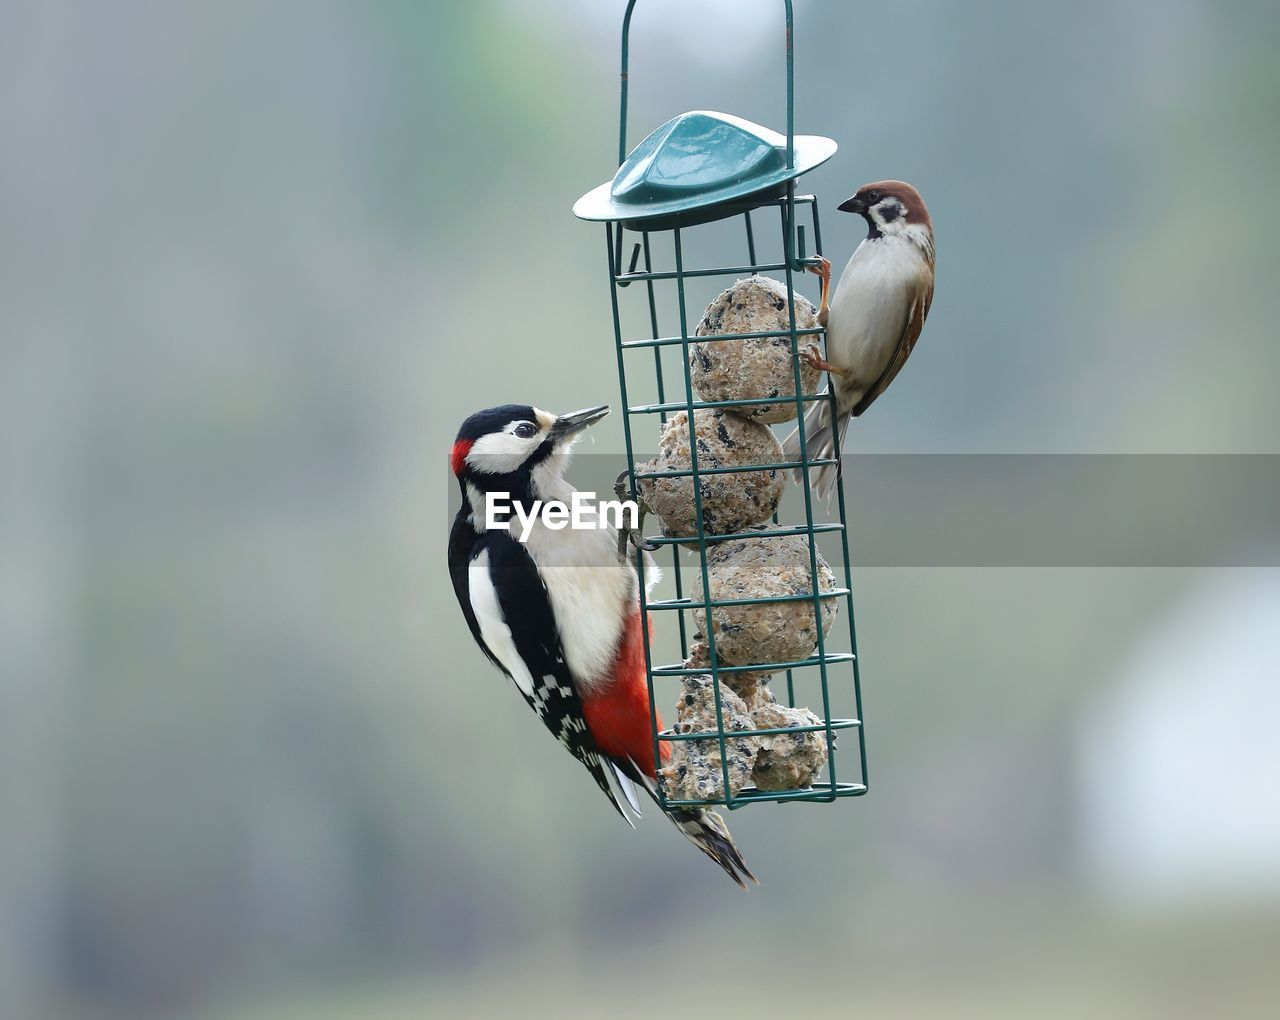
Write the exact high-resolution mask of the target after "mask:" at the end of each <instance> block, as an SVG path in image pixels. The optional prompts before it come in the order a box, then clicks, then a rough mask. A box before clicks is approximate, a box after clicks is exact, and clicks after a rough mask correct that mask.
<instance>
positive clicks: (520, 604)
mask: <svg viewBox="0 0 1280 1020" xmlns="http://www.w3.org/2000/svg"><path fill="white" fill-rule="evenodd" d="M449 573H450V575H451V576H452V579H453V588H454V592H455V594H456V595H457V596H458V603H459V605H460V606H461V607H462V613H463V615H464V616H465V617H466V620H467V625H468V626H469V627H470V628H471V634H472V636H473V637H474V638H475V639H476V644H478V645H479V646H480V648H481V649H482V650H483V651H484V653H485V655H487V656H488V657H489V659H490V660H491V661H492V662H493V663H494V665H496V666H497V667H498V668H499V669H500V670H502V672H503V673H505V674H506V675H507V676H508V677H509V678H510V679H511V681H512V682H513V683H514V684H515V685H516V688H517V689H518V690H519V691H520V693H521V695H523V697H524V700H525V701H526V702H528V703H529V707H530V708H532V709H533V710H534V711H535V712H536V713H537V714H538V717H539V718H540V719H541V720H542V721H543V723H544V724H545V725H546V727H547V729H549V730H550V731H551V732H552V733H553V734H554V735H555V736H556V738H557V739H558V740H559V741H560V742H561V743H562V744H563V745H564V746H565V747H566V748H567V749H568V751H569V753H570V754H572V755H573V756H574V757H575V758H577V759H578V760H579V761H580V762H582V764H583V765H585V766H586V768H587V771H588V772H590V773H591V776H592V778H593V779H594V780H595V781H596V784H597V785H598V786H599V787H600V789H601V790H603V791H604V793H605V795H606V796H607V797H608V798H609V802H610V803H611V804H613V806H614V808H615V809H616V810H617V812H618V814H620V815H622V817H623V818H624V819H626V820H627V822H628V824H630V822H631V819H630V818H629V817H628V816H627V813H626V812H625V811H624V810H623V809H622V805H621V804H619V802H618V798H617V797H616V796H615V794H614V791H613V788H612V787H611V786H610V785H609V778H608V771H609V761H608V759H607V758H606V757H605V756H603V755H602V754H601V753H600V752H599V751H598V749H597V748H596V746H595V741H594V740H593V739H592V737H591V733H590V730H589V729H588V727H587V720H586V715H585V713H584V711H583V707H582V699H581V698H580V697H579V695H578V690H577V688H576V687H575V686H574V683H573V676H572V674H571V673H570V672H569V667H568V665H567V664H566V663H565V658H564V650H563V648H562V647H561V645H560V633H559V631H558V630H557V628H556V621H555V615H554V612H553V610H552V608H551V598H550V596H549V595H548V594H547V590H546V587H545V585H544V584H543V582H542V578H541V577H540V576H539V574H538V569H537V566H536V565H535V564H534V562H533V559H532V558H531V557H530V556H529V554H528V552H527V551H526V550H525V548H524V546H522V545H521V544H520V543H519V542H517V541H516V540H515V539H513V538H512V537H511V536H510V535H508V534H507V533H506V532H504V531H490V532H484V533H477V532H476V531H475V530H474V529H473V528H472V527H471V524H470V522H469V521H468V520H466V519H465V518H464V517H463V516H462V515H461V514H460V515H459V516H458V518H457V520H456V521H455V522H454V526H453V534H452V535H451V536H450V539H449ZM633 796H634V794H632V797H633ZM628 799H629V800H630V799H631V797H628Z"/></svg>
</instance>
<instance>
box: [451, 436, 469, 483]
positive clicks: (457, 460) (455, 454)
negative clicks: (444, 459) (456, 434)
mask: <svg viewBox="0 0 1280 1020" xmlns="http://www.w3.org/2000/svg"><path fill="white" fill-rule="evenodd" d="M471 442H472V441H471V440H470V439H459V440H457V441H456V442H455V443H454V444H453V449H452V450H450V451H449V467H451V468H453V473H454V474H455V475H460V474H462V467H463V464H464V463H465V462H466V459H467V454H469V453H470V452H471Z"/></svg>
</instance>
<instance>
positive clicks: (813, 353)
mask: <svg viewBox="0 0 1280 1020" xmlns="http://www.w3.org/2000/svg"><path fill="white" fill-rule="evenodd" d="M800 357H802V358H804V360H805V362H806V363H808V364H810V365H812V366H813V367H814V368H816V369H817V370H818V371H819V372H830V373H831V374H832V375H844V369H842V368H836V366H835V365H833V364H831V362H829V361H827V360H826V359H825V358H823V356H822V352H821V351H819V350H818V345H817V344H810V345H809V346H808V347H806V348H805V349H804V350H803V351H801V352H800Z"/></svg>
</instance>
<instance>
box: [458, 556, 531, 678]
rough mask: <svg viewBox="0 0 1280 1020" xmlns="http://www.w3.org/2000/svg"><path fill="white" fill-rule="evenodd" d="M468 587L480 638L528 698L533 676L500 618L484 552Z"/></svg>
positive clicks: (473, 566)
mask: <svg viewBox="0 0 1280 1020" xmlns="http://www.w3.org/2000/svg"><path fill="white" fill-rule="evenodd" d="M468 584H469V593H470V595H471V610H472V612H474V613H475V614H476V622H477V623H479V624H480V636H481V637H483V638H484V643H485V644H486V645H488V646H489V651H491V652H493V655H494V658H496V659H497V660H498V661H499V662H500V663H502V666H503V668H504V669H505V670H506V671H507V672H508V673H510V674H511V679H512V680H514V681H515V684H516V686H517V687H519V688H520V692H521V693H522V694H523V695H524V696H525V697H526V698H532V697H533V696H534V694H533V692H534V687H535V684H534V681H533V675H532V674H531V673H530V672H529V667H528V666H527V665H525V661H524V659H522V658H521V657H520V652H519V651H518V650H517V649H516V643H515V640H514V639H513V638H512V637H511V628H510V627H509V626H508V625H507V620H506V617H504V616H503V615H502V606H501V605H500V604H499V602H498V590H497V589H496V588H495V587H494V586H493V577H492V576H491V575H490V573H489V550H488V549H485V550H484V551H483V552H481V553H480V555H479V556H477V557H476V558H475V559H474V560H472V561H471V566H470V568H469V574H468Z"/></svg>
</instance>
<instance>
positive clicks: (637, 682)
mask: <svg viewBox="0 0 1280 1020" xmlns="http://www.w3.org/2000/svg"><path fill="white" fill-rule="evenodd" d="M651 632H652V630H651ZM613 677H614V680H613V683H612V684H610V685H609V686H608V687H607V688H605V689H604V690H601V691H598V692H593V693H591V694H589V695H587V696H586V697H584V698H583V699H582V714H583V715H584V716H586V719H587V726H588V728H589V729H590V730H591V736H592V737H593V738H594V739H595V742H596V747H598V748H599V749H600V750H601V751H603V752H604V753H605V754H607V755H609V756H610V757H612V758H617V759H619V760H620V761H628V760H630V761H633V762H635V763H636V767H637V768H639V769H640V771H641V772H643V773H644V774H645V775H646V776H648V777H649V778H650V779H654V778H656V777H657V770H656V769H655V768H654V762H653V732H652V730H651V729H650V719H649V684H648V682H647V680H646V679H645V671H644V637H643V635H642V633H641V630H640V613H639V611H637V612H635V613H633V614H632V616H631V618H630V619H629V620H628V621H627V625H626V629H625V630H624V631H623V634H622V640H621V641H619V642H618V657H617V660H616V662H615V664H614V670H613ZM657 722H658V729H659V730H661V729H662V728H663V727H662V717H661V716H658V717H657ZM658 747H659V752H658V753H659V754H661V755H662V760H663V761H666V760H667V759H668V758H669V757H670V756H671V748H670V747H668V746H667V744H666V742H665V741H659V742H658Z"/></svg>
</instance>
